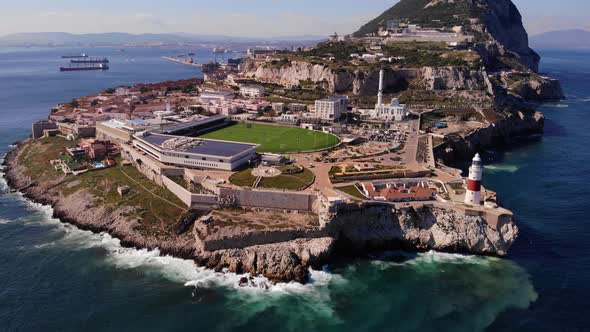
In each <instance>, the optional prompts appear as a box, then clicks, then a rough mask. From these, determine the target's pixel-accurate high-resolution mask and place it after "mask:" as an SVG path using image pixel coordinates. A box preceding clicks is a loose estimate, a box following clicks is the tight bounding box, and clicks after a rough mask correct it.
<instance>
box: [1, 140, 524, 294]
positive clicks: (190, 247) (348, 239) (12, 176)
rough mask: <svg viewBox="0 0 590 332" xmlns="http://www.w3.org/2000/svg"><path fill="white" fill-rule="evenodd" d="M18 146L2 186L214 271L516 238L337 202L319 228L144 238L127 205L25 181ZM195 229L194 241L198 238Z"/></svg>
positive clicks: (291, 275) (289, 270) (300, 270)
mask: <svg viewBox="0 0 590 332" xmlns="http://www.w3.org/2000/svg"><path fill="white" fill-rule="evenodd" d="M23 144H26V143H20V144H19V145H18V146H17V147H16V148H14V149H13V150H11V151H10V152H9V153H8V155H7V156H6V158H5V161H4V164H5V166H6V167H5V170H4V171H5V177H6V179H7V182H8V184H9V186H10V187H11V188H20V190H21V192H22V193H23V194H24V196H25V197H27V198H29V199H31V200H32V201H34V202H37V203H41V204H45V205H50V206H52V207H53V210H54V217H56V218H59V219H60V220H61V221H63V222H66V223H70V224H73V225H75V226H77V227H79V228H81V229H84V230H89V231H92V232H95V233H100V232H106V233H109V234H110V235H112V236H114V237H116V238H118V239H120V240H121V244H122V245H123V246H127V247H133V248H138V249H143V248H146V249H158V250H160V253H161V254H162V255H171V256H175V257H179V258H184V259H192V260H194V261H195V262H196V263H197V264H198V265H200V266H204V267H207V268H211V269H214V270H216V271H230V272H235V273H250V274H253V275H264V276H265V277H267V278H269V279H270V280H272V281H298V282H301V283H305V282H307V281H308V274H309V273H308V271H309V268H310V267H311V268H314V269H319V268H321V267H322V266H323V265H324V264H327V263H329V262H330V261H331V260H332V259H333V258H334V257H335V256H337V255H340V254H353V255H355V256H362V255H365V254H366V253H367V252H369V251H372V250H383V249H407V250H413V251H429V250H438V251H445V252H456V253H471V254H480V255H496V256H504V255H506V254H507V252H508V249H509V248H510V246H511V245H512V243H513V242H514V241H515V240H516V237H517V235H518V229H517V227H516V226H515V224H514V223H513V221H512V219H511V218H510V217H509V218H504V219H502V221H501V222H500V223H498V225H496V227H495V228H494V227H491V226H490V224H489V223H488V222H487V221H486V219H485V217H482V216H468V215H466V214H465V213H464V212H463V213H462V212H460V211H455V210H452V209H442V208H439V207H435V206H424V207H422V208H414V207H404V208H395V207H393V206H392V205H388V204H364V205H359V204H344V205H339V206H338V208H337V209H336V210H334V209H333V208H330V207H329V204H327V202H324V204H323V205H321V204H320V206H319V208H318V211H317V212H318V215H317V218H318V222H319V226H317V225H316V226H313V227H310V228H308V229H294V230H292V231H290V230H288V229H287V230H285V229H284V228H278V229H277V230H276V231H275V232H276V233H277V234H274V233H273V231H268V230H264V231H259V232H258V233H259V234H257V231H253V232H242V231H241V230H240V229H234V230H233V231H232V230H231V229H230V230H229V231H227V230H223V231H222V233H223V232H225V233H223V234H225V235H223V234H222V235H221V236H220V234H219V233H218V232H219V228H218V227H213V226H211V227H210V228H209V229H207V227H208V226H207V225H204V224H200V223H199V222H200V221H197V222H196V224H195V226H194V227H193V231H192V232H186V233H184V234H181V235H168V236H166V237H161V236H156V235H151V234H143V233H141V232H139V231H137V230H136V228H135V226H136V225H137V222H138V221H137V220H136V219H134V217H133V216H132V214H130V213H128V212H129V208H130V207H119V208H117V209H114V210H113V209H109V208H107V207H106V206H102V205H98V204H93V203H92V202H93V201H94V199H93V196H92V195H91V194H90V193H89V192H87V191H85V190H82V191H79V192H77V193H75V194H72V195H69V196H65V195H63V193H61V192H59V190H57V189H55V186H56V184H58V183H59V181H60V179H48V180H47V181H46V182H44V183H40V182H37V183H34V184H31V183H29V181H30V179H28V177H27V176H25V175H24V174H25V172H24V171H25V168H24V167H25V166H24V165H21V164H19V162H18V155H19V153H21V152H22V146H23ZM199 232H201V233H200V234H201V239H200V240H197V238H196V237H197V235H198V234H197V233H199ZM203 234H204V235H203ZM236 234H237V235H236ZM240 234H242V235H240ZM208 240H211V242H210V243H209V245H211V244H214V247H212V248H211V249H214V250H210V251H208V250H204V248H205V247H204V245H203V243H199V241H202V242H206V241H208Z"/></svg>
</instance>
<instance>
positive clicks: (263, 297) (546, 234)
mask: <svg viewBox="0 0 590 332" xmlns="http://www.w3.org/2000/svg"><path fill="white" fill-rule="evenodd" d="M76 51H80V50H72V49H67V50H66V49H11V50H2V51H0V106H1V107H0V152H1V153H4V152H5V151H7V149H8V145H9V144H10V143H11V142H13V141H15V140H17V139H19V138H22V137H25V136H26V135H27V134H28V130H29V129H28V128H29V124H30V122H31V121H32V120H34V119H38V118H43V117H45V116H46V114H47V111H48V110H49V108H50V107H51V106H52V105H53V104H55V103H57V102H62V101H68V100H70V99H71V98H73V97H75V96H78V95H83V94H88V93H92V92H95V91H97V90H101V89H105V88H108V87H111V86H115V85H120V84H129V83H134V82H139V81H160V80H166V79H180V78H188V77H193V76H194V75H198V73H197V72H195V71H194V70H193V69H192V68H190V67H184V66H180V65H176V64H171V63H167V62H164V61H163V60H160V59H159V56H161V55H167V54H175V53H176V50H169V49H158V48H153V49H127V50H126V52H125V54H119V53H120V52H118V50H116V49H98V50H93V51H92V52H91V51H90V50H84V51H86V52H88V53H92V54H93V55H94V53H97V54H96V55H107V56H109V57H111V62H112V64H111V67H112V68H113V70H111V71H109V72H95V73H74V74H75V75H72V76H68V75H62V74H60V73H57V72H56V71H55V69H56V66H58V65H59V62H61V61H62V60H61V59H58V56H59V55H60V54H61V53H74V52H76ZM99 51H100V54H98V52H99ZM181 51H182V50H181ZM180 53H181V52H180ZM542 54H543V55H544V56H545V58H544V63H543V70H545V71H547V72H549V73H550V74H552V75H555V76H558V77H559V78H561V79H562V81H563V84H564V87H565V90H566V92H567V94H568V97H569V99H568V100H567V101H564V102H561V103H557V104H553V105H546V106H544V107H543V108H542V110H543V111H544V112H545V113H546V115H547V117H548V119H549V120H548V121H547V133H546V135H545V137H544V138H542V139H537V140H530V141H525V142H520V143H519V144H516V145H515V147H514V148H513V149H511V150H509V151H508V152H502V151H498V152H497V153H495V154H492V155H490V157H494V160H495V161H491V162H490V163H489V165H488V166H487V167H486V174H485V181H486V184H487V185H488V186H491V187H492V188H494V189H495V190H497V191H498V192H499V194H500V197H501V199H502V202H503V205H505V206H506V207H508V208H510V209H512V210H514V211H515V212H516V213H517V216H518V219H517V221H518V223H519V226H520V227H521V237H520V239H519V241H518V242H517V243H516V245H515V246H514V250H513V251H512V252H511V257H510V259H497V258H480V257H473V256H461V255H450V254H440V253H435V252H430V253H425V254H417V255H416V254H410V253H401V252H395V253H387V254H383V255H381V256H379V257H373V258H372V259H358V260H353V261H344V260H342V261H338V262H334V263H333V264H331V265H330V266H327V267H326V268H325V270H324V271H312V272H311V275H312V278H313V280H314V281H313V283H312V284H309V285H300V284H295V283H290V284H279V285H274V286H272V287H271V288H270V289H269V290H263V289H257V288H240V287H238V286H237V282H238V280H239V278H240V276H236V275H233V274H219V273H214V272H212V271H210V270H205V269H201V268H197V267H195V266H194V265H193V264H192V262H190V261H186V260H179V259H174V258H170V257H160V256H159V255H158V252H157V251H146V250H134V249H125V248H122V247H121V246H120V245H119V244H118V241H117V240H116V239H113V238H111V237H110V236H108V235H105V234H92V233H89V232H85V231H80V230H78V229H76V228H74V227H72V226H68V225H64V224H62V223H60V222H59V221H58V220H55V219H53V218H51V210H50V209H49V208H47V207H41V206H39V205H36V204H33V203H30V202H28V201H26V200H24V199H23V198H21V197H20V196H19V195H18V194H11V193H6V192H5V191H6V187H5V184H4V183H1V184H0V187H1V188H0V189H2V192H4V193H3V194H1V195H0V252H1V253H2V254H1V255H0V326H1V327H2V329H3V330H9V331H12V330H19V331H40V330H44V331H45V330H60V331H80V330H86V331H105V330H106V331H120V330H126V331H135V330H138V331H161V330H171V331H181V330H202V331H208V330H213V329H215V330H217V331H250V330H271V329H272V330H285V331H300V330H308V331H316V330H322V331H324V330H326V331H329V330H334V331H336V330H346V331H484V330H487V331H584V330H587V329H588V328H587V326H586V321H587V318H586V317H589V315H590V306H588V305H587V303H588V300H587V299H588V297H589V296H590V290H589V287H588V286H587V283H586V281H587V280H588V278H589V277H590V259H589V258H588V252H589V251H590V244H588V241H587V239H588V235H590V234H589V233H590V231H589V227H588V226H587V225H586V223H587V216H588V215H589V214H590V207H588V205H587V204H585V203H586V201H587V197H588V194H589V189H587V187H585V186H584V185H581V184H584V183H586V182H588V179H589V177H590V170H589V166H588V162H589V161H590V150H589V149H588V148H586V146H585V145H586V142H588V138H589V137H588V135H589V134H588V130H587V129H588V125H587V119H586V118H587V114H588V113H587V110H588V108H589V106H590V84H589V83H588V82H587V80H586V77H587V76H588V74H590V64H588V63H587V62H586V60H585V59H587V57H588V56H589V55H590V53H575V52H557V51H544V52H542ZM198 55H200V56H201V57H202V58H203V59H205V58H207V57H208V55H207V54H205V53H199V54H198ZM131 59H133V61H131ZM566 105H567V107H566ZM259 281H260V282H264V280H260V279H259Z"/></svg>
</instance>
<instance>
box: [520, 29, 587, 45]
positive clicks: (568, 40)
mask: <svg viewBox="0 0 590 332" xmlns="http://www.w3.org/2000/svg"><path fill="white" fill-rule="evenodd" d="M530 43H531V45H532V47H534V48H563V49H576V48H590V31H587V30H580V29H577V30H560V31H550V32H545V33H542V34H538V35H534V36H531V37H530Z"/></svg>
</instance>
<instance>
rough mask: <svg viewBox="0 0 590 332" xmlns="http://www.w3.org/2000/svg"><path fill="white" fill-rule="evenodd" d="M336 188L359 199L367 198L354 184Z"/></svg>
mask: <svg viewBox="0 0 590 332" xmlns="http://www.w3.org/2000/svg"><path fill="white" fill-rule="evenodd" d="M336 189H337V190H340V191H342V192H343V193H345V194H348V195H350V196H352V197H356V198H359V199H362V200H364V199H367V198H366V197H365V196H364V195H363V194H362V193H361V192H360V190H359V189H358V188H357V186H356V185H351V186H346V187H338V188H336Z"/></svg>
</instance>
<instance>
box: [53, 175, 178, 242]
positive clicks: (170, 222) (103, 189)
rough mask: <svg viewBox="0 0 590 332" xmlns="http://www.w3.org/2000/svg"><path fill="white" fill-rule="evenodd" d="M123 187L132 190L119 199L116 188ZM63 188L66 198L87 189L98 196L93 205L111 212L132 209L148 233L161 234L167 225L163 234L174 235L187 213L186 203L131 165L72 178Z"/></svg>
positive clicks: (142, 227)
mask: <svg viewBox="0 0 590 332" xmlns="http://www.w3.org/2000/svg"><path fill="white" fill-rule="evenodd" d="M120 186H128V187H129V188H130V189H131V190H130V191H129V193H127V194H126V195H124V196H119V194H118V193H117V188H118V187H120ZM60 188H61V189H62V192H63V193H64V194H65V195H75V194H76V193H78V192H79V191H80V190H86V191H88V192H90V193H91V194H93V195H94V196H95V197H96V200H95V201H94V202H93V203H94V204H99V205H104V206H106V207H107V208H109V209H111V210H115V209H117V208H120V207H132V208H133V209H134V212H133V215H137V216H138V217H139V218H141V221H140V225H139V229H140V231H142V232H145V234H152V233H154V232H157V233H161V232H162V228H163V227H162V226H165V227H164V233H168V232H169V233H170V234H173V233H174V232H175V231H176V226H177V225H176V224H177V222H178V217H179V216H180V215H181V214H182V213H183V212H184V211H185V206H184V203H182V202H181V201H180V200H179V199H178V198H177V197H176V196H175V195H174V194H172V193H171V192H170V191H168V190H167V189H165V188H163V187H160V186H158V185H157V184H155V183H154V182H152V181H150V180H149V179H148V178H146V177H145V176H144V175H143V174H141V173H140V172H139V171H138V170H137V169H136V168H135V167H132V166H128V167H112V168H107V169H104V170H100V171H94V172H87V173H84V174H81V175H78V176H69V177H68V178H67V180H66V182H64V183H63V184H61V185H60Z"/></svg>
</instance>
